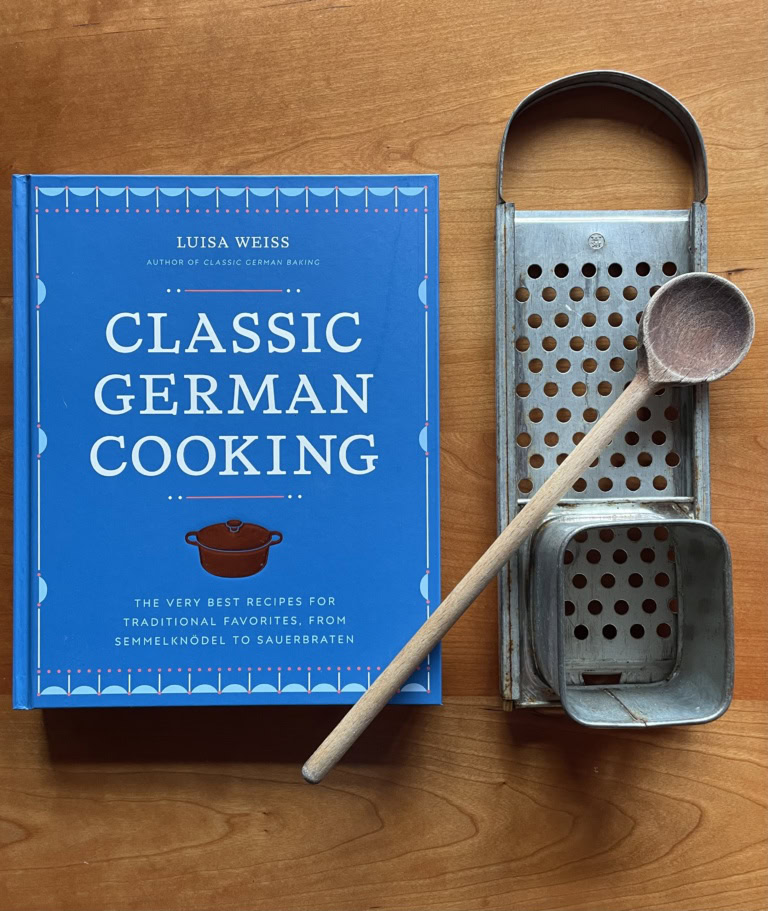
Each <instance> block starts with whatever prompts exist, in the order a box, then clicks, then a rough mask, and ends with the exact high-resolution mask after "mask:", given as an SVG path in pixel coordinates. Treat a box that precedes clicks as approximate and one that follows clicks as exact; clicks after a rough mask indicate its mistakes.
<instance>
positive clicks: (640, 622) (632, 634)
mask: <svg viewBox="0 0 768 911" xmlns="http://www.w3.org/2000/svg"><path fill="white" fill-rule="evenodd" d="M564 564H565V567H564V568H565V596H566V597H565V601H564V604H563V605H562V610H563V613H564V615H565V618H566V622H565V624H564V631H565V637H564V643H565V665H566V678H567V681H568V683H569V684H571V685H577V686H578V685H581V686H594V685H596V684H597V685H607V684H611V685H618V684H628V683H655V682H656V681H659V680H665V679H667V678H668V677H669V675H670V674H671V673H672V672H673V670H674V668H675V664H676V660H677V650H678V605H679V599H678V591H677V569H676V565H675V551H674V546H673V544H672V541H671V540H670V535H669V531H668V529H667V527H666V526H665V525H656V526H655V527H654V526H650V525H634V526H630V527H627V526H616V527H615V528H610V527H607V526H606V527H605V528H601V529H590V530H589V531H582V532H579V533H577V534H576V535H575V536H574V537H573V538H572V539H571V541H570V542H569V543H568V547H567V549H566V551H565V557H564Z"/></svg>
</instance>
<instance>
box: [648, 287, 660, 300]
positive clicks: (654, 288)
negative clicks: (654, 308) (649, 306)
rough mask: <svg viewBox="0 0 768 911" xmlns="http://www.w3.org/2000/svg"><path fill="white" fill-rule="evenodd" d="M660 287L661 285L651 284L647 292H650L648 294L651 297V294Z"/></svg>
mask: <svg viewBox="0 0 768 911" xmlns="http://www.w3.org/2000/svg"><path fill="white" fill-rule="evenodd" d="M660 287H661V285H653V286H652V287H651V288H650V290H649V291H648V293H649V294H650V296H651V297H653V295H654V294H655V293H656V292H657V291H658V290H659V288H660Z"/></svg>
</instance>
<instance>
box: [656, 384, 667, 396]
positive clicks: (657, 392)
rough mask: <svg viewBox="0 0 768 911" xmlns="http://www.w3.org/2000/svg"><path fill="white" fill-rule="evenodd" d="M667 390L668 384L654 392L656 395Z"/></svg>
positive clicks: (662, 393)
mask: <svg viewBox="0 0 768 911" xmlns="http://www.w3.org/2000/svg"><path fill="white" fill-rule="evenodd" d="M666 391H667V387H666V386H662V387H661V389H657V390H656V392H654V393H653V394H654V395H664V393H665V392H666Z"/></svg>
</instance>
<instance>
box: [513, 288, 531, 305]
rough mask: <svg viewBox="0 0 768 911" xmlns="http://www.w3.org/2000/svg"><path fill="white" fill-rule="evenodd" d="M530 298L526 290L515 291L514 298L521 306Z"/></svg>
mask: <svg viewBox="0 0 768 911" xmlns="http://www.w3.org/2000/svg"><path fill="white" fill-rule="evenodd" d="M530 296H531V295H530V292H529V291H528V289H527V288H523V287H520V288H518V289H517V291H515V298H516V299H517V300H519V301H520V303H521V304H524V303H525V302H526V301H527V300H528V298H529V297H530Z"/></svg>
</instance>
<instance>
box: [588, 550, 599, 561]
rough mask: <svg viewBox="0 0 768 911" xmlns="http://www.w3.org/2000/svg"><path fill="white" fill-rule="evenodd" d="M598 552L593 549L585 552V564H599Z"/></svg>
mask: <svg viewBox="0 0 768 911" xmlns="http://www.w3.org/2000/svg"><path fill="white" fill-rule="evenodd" d="M600 556H601V554H600V551H599V550H596V549H595V548H594V547H593V548H591V549H590V550H588V551H587V562H588V563H599V562H600Z"/></svg>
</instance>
